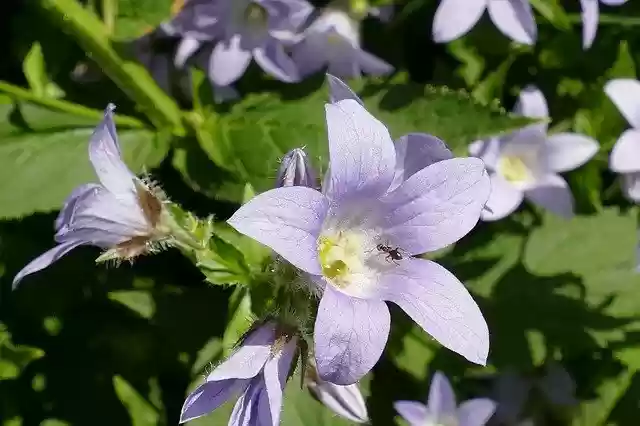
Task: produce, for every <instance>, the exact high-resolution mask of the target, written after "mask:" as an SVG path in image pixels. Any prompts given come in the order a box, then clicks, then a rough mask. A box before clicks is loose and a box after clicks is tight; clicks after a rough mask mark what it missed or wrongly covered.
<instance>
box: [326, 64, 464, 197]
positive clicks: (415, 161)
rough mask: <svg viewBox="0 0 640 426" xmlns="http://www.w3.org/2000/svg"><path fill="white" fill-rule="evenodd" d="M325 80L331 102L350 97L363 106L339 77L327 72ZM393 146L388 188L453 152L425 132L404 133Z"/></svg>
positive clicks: (444, 158)
mask: <svg viewBox="0 0 640 426" xmlns="http://www.w3.org/2000/svg"><path fill="white" fill-rule="evenodd" d="M327 82H328V83H329V100H330V102H331V103H336V102H338V101H342V100H345V99H351V100H354V101H356V102H358V103H359V104H360V105H363V106H364V103H363V102H362V100H361V99H360V98H359V97H358V95H356V94H355V93H354V92H353V90H351V88H350V87H349V86H347V85H346V84H345V83H344V82H343V81H342V80H340V79H339V78H337V77H335V76H333V75H331V74H327ZM393 146H394V147H395V150H396V171H395V176H394V178H393V182H392V183H391V187H390V190H392V189H395V188H397V187H398V186H400V184H401V183H402V182H404V181H405V180H407V179H409V178H410V177H411V176H413V175H414V174H415V173H417V172H418V171H420V170H422V169H424V168H425V167H427V166H430V165H431V164H433V163H437V162H438V161H442V160H450V159H452V158H453V153H452V152H451V150H449V148H448V147H447V145H446V144H445V143H444V142H443V141H442V140H440V139H438V138H436V137H435V136H431V135H427V134H425V133H409V134H407V135H404V136H402V137H400V138H399V139H398V140H396V141H395V142H394V144H393Z"/></svg>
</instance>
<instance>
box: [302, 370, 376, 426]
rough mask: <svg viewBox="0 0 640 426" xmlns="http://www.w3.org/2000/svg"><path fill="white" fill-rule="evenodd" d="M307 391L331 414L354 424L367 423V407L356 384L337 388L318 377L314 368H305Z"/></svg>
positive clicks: (337, 386)
mask: <svg viewBox="0 0 640 426" xmlns="http://www.w3.org/2000/svg"><path fill="white" fill-rule="evenodd" d="M307 387H308V388H309V391H310V392H311V393H312V394H313V396H314V397H316V398H317V399H318V400H319V401H320V402H322V403H323V404H324V405H325V406H327V407H328V408H330V409H331V410H332V411H333V412H335V413H336V414H338V415H339V416H342V417H344V418H346V419H349V420H351V421H353V422H356V423H366V422H368V421H369V414H368V413H367V406H366V405H365V403H364V398H363V397H362V393H360V389H359V388H358V385H357V384H355V383H354V384H352V385H347V386H339V385H335V384H333V383H330V382H325V381H324V380H322V379H320V378H319V377H318V374H317V372H316V368H315V366H312V365H310V366H308V367H307Z"/></svg>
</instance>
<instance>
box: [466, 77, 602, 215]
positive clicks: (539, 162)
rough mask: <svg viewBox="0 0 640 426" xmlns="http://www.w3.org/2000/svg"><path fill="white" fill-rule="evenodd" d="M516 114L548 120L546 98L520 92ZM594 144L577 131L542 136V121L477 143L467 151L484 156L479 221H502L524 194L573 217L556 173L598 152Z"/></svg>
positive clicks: (566, 188) (529, 89)
mask: <svg viewBox="0 0 640 426" xmlns="http://www.w3.org/2000/svg"><path fill="white" fill-rule="evenodd" d="M515 112H516V113H519V114H521V115H524V116H527V117H532V118H547V117H548V115H549V113H548V110H547V102H546V100H545V98H544V95H543V94H542V92H540V91H539V90H538V89H537V88H535V87H533V86H528V87H526V88H525V89H524V90H523V91H522V92H521V93H520V98H519V100H518V104H517V105H516V108H515ZM598 148H599V145H598V142H596V141H595V140H593V139H592V138H589V137H587V136H584V135H580V134H576V133H556V134H554V135H551V136H547V124H546V123H545V124H535V125H531V126H528V127H525V128H524V129H522V130H519V131H517V132H514V133H512V134H509V135H507V136H504V137H499V138H492V139H490V140H485V141H477V142H474V143H473V144H471V145H470V146H469V152H471V154H472V155H474V156H477V157H480V158H481V159H482V160H484V162H485V164H486V165H487V168H488V169H489V171H490V175H491V196H490V197H489V201H488V202H487V207H488V208H487V209H486V210H484V211H483V212H482V219H483V220H487V221H491V220H498V219H502V218H504V217H506V216H508V215H509V214H511V213H513V212H514V211H515V210H516V209H517V208H518V206H519V205H520V204H521V203H522V200H523V198H524V197H526V198H527V199H528V200H529V201H531V202H533V203H534V204H538V205H539V206H541V207H543V208H545V209H547V210H550V211H552V212H553V213H556V214H558V215H561V216H563V217H571V216H572V215H573V196H572V194H571V190H570V189H569V185H568V184H567V182H566V181H565V180H564V179H563V178H562V177H561V176H560V175H559V174H558V173H561V172H566V171H569V170H573V169H576V168H578V167H580V166H582V165H583V164H584V163H586V162H587V161H589V159H591V157H593V156H594V155H595V154H596V152H597V151H598Z"/></svg>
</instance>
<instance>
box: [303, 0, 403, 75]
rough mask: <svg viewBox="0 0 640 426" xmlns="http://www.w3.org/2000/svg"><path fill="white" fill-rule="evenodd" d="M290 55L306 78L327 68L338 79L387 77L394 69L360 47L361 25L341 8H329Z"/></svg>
mask: <svg viewBox="0 0 640 426" xmlns="http://www.w3.org/2000/svg"><path fill="white" fill-rule="evenodd" d="M291 56H292V58H293V61H294V62H295V63H296V64H297V65H298V68H299V70H300V74H301V75H302V76H307V75H310V74H313V73H315V72H318V71H320V70H322V69H323V68H325V67H326V68H327V69H328V72H329V73H331V74H334V75H336V76H338V77H343V78H351V77H360V76H361V74H362V73H366V74H371V75H385V74H389V73H391V72H392V71H393V67H392V66H391V65H389V64H388V63H386V62H385V61H383V60H382V59H380V58H378V57H376V56H374V55H372V54H371V53H369V52H367V51H365V50H363V49H362V48H361V47H360V23H359V22H358V21H356V20H354V19H353V18H352V17H350V16H349V14H348V13H347V12H345V11H343V10H340V9H338V8H332V7H327V8H326V9H324V11H323V12H322V13H321V14H320V16H318V18H316V19H315V20H314V21H313V23H311V25H309V27H308V28H307V29H306V30H305V31H304V32H303V34H302V40H300V41H298V42H297V43H296V44H295V45H294V46H293V47H292V53H291Z"/></svg>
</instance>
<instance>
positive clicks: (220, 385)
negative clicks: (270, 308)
mask: <svg viewBox="0 0 640 426" xmlns="http://www.w3.org/2000/svg"><path fill="white" fill-rule="evenodd" d="M297 344H298V338H297V337H295V336H290V335H288V334H286V333H284V334H283V333H282V332H281V331H280V330H279V329H278V326H277V325H276V324H274V323H272V322H267V323H265V324H263V325H261V326H260V327H259V328H257V329H256V330H254V331H253V332H251V333H250V334H249V335H248V336H247V337H246V338H245V339H244V340H243V341H242V342H241V343H240V347H239V348H238V349H237V350H236V351H235V352H234V353H233V354H231V356H230V357H229V358H228V359H227V360H226V361H224V362H223V363H222V364H220V365H218V366H217V367H216V368H215V369H214V370H213V371H212V372H211V374H209V375H208V376H207V378H206V381H205V383H204V384H202V385H200V386H198V387H197V388H196V389H195V390H194V391H193V392H191V393H190V394H189V395H188V396H187V398H186V400H185V402H184V405H183V406H182V413H181V415H180V423H185V422H188V421H189V420H193V419H197V418H198V417H202V416H204V415H205V414H208V413H210V412H212V411H213V410H215V409H216V408H218V407H219V406H220V405H222V404H224V403H225V402H226V401H227V400H228V399H229V398H232V397H233V396H235V395H237V394H240V397H239V398H238V401H237V402H236V404H235V406H234V407H233V412H232V413H231V418H230V419H229V426H244V425H260V426H267V425H268V426H277V425H279V424H280V412H281V411H282V393H283V390H284V387H285V385H286V383H287V379H288V377H289V373H290V371H291V366H292V364H293V362H294V359H295V357H296V356H297V351H298V348H297Z"/></svg>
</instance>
